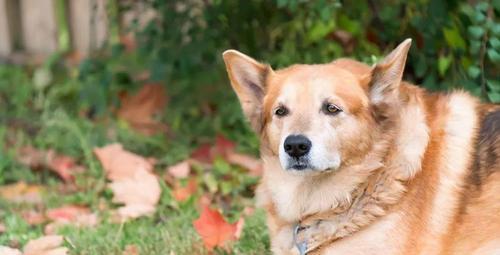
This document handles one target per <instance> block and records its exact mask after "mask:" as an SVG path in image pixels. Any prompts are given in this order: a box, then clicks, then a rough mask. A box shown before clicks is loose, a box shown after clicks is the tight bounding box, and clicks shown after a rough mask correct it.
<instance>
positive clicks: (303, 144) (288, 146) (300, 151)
mask: <svg viewBox="0 0 500 255" xmlns="http://www.w3.org/2000/svg"><path fill="white" fill-rule="evenodd" d="M311 145H312V144H311V141H310V140H309V139H307V137H305V136H303V135H289V136H288V137H287V138H286V139H285V143H284V144H283V146H284V148H285V152H286V153H287V154H288V155H290V157H294V158H298V157H301V156H304V155H306V154H307V153H308V152H309V150H311Z"/></svg>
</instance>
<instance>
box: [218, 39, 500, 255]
mask: <svg viewBox="0 0 500 255" xmlns="http://www.w3.org/2000/svg"><path fill="white" fill-rule="evenodd" d="M410 45H411V40H406V41H404V42H403V43H401V44H400V45H399V46H398V47H397V48H396V49H395V50H394V51H393V52H391V53H390V54H389V55H388V56H387V57H386V58H385V59H384V60H382V61H381V62H380V63H378V64H377V65H375V66H374V67H369V66H367V65H365V64H362V63H360V62H357V61H354V60H349V59H339V60H336V61H334V62H332V63H329V64H322V65H294V66H291V67H288V68H285V69H282V70H278V71H273V70H272V69H271V67H269V66H267V65H264V64H261V63H259V62H257V61H255V60H253V59H252V58H250V57H248V56H245V55H243V54H242V53H239V52H237V51H234V50H229V51H226V52H225V53H224V54H223V57H224V61H225V63H226V67H227V71H228V74H229V78H230V80H231V84H232V86H233V89H234V90H235V92H236V94H237V95H238V98H239V99H240V102H241V105H242V109H243V111H244V113H245V115H246V117H247V118H248V119H249V121H250V123H251V125H252V127H253V129H254V130H255V131H256V132H257V133H258V134H260V138H261V157H262V160H263V162H264V175H263V178H262V181H261V183H260V185H259V187H258V190H257V197H258V203H259V204H260V205H261V206H263V207H264V208H265V209H266V210H267V214H268V215H267V217H268V220H267V222H268V227H269V231H270V236H271V248H272V251H273V252H274V253H275V254H298V249H297V248H296V247H295V244H296V243H301V242H305V243H306V244H307V250H308V254H481V255H483V254H500V235H499V234H500V213H499V212H500V195H499V194H500V160H499V158H500V107H499V106H498V105H487V104H481V103H480V102H479V101H478V100H477V99H476V98H474V97H472V96H471V95H469V94H467V93H466V92H453V93H430V92H427V91H425V90H423V89H422V88H419V87H417V86H414V85H411V84H409V83H407V82H404V81H402V76H403V70H404V66H405V62H406V56H407V53H408V50H409V48H410ZM325 104H327V105H328V104H334V105H336V106H338V107H339V109H341V111H339V112H335V113H328V114H326V113H325V111H324V110H323V109H324V105H325ZM277 108H284V109H286V114H285V116H278V115H276V114H275V112H276V109H277ZM296 134H301V135H304V136H306V137H307V138H308V139H309V140H311V142H312V147H311V148H310V152H308V153H309V154H310V155H309V154H307V160H306V162H308V163H307V164H308V167H307V168H306V169H302V168H301V169H296V168H294V167H293V165H292V166H291V165H290V164H292V163H290V162H292V161H293V160H294V158H290V157H289V156H288V155H287V153H285V151H284V149H283V147H284V145H283V143H284V140H285V138H286V137H288V136H289V135H296ZM296 160H297V161H298V158H297V159H296ZM297 225H299V226H300V231H299V233H298V235H297V236H296V238H295V240H294V234H293V233H294V228H295V226H297Z"/></svg>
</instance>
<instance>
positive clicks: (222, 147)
mask: <svg viewBox="0 0 500 255" xmlns="http://www.w3.org/2000/svg"><path fill="white" fill-rule="evenodd" d="M234 148H236V144H234V142H233V141H231V140H229V139H227V138H226V137H224V136H222V135H217V137H216V138H215V148H214V149H215V152H214V154H215V155H217V156H218V155H224V156H225V155H226V154H227V153H230V152H233V151H234Z"/></svg>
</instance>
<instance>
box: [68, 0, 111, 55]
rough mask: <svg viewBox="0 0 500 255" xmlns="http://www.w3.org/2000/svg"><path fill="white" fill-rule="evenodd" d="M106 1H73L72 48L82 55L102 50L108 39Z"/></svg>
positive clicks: (71, 21) (70, 25) (71, 6)
mask: <svg viewBox="0 0 500 255" xmlns="http://www.w3.org/2000/svg"><path fill="white" fill-rule="evenodd" d="M106 2H107V1H106V0H71V1H68V5H69V8H68V9H69V27H70V33H71V43H72V48H73V49H74V50H76V51H77V52H78V53H80V54H82V55H88V54H89V53H90V52H91V51H92V50H95V49H99V48H101V47H102V46H103V45H104V44H105V43H106V41H107V39H108V34H109V31H108V30H109V29H108V16H107V11H106Z"/></svg>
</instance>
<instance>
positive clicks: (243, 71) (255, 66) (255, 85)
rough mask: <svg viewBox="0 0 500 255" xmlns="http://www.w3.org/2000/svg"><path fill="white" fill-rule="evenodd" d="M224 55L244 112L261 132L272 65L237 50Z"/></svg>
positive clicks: (253, 125)
mask: <svg viewBox="0 0 500 255" xmlns="http://www.w3.org/2000/svg"><path fill="white" fill-rule="evenodd" d="M222 57H223V58H224V62H225V63H226V69H227V73H228V75H229V79H230V80H231V86H232V87H233V89H234V91H235V92H236V95H237V96H238V99H239V100H240V103H241V108H242V109H243V113H244V114H245V116H246V117H247V119H248V120H249V121H250V124H251V126H252V128H253V129H254V130H255V131H256V132H260V131H261V129H262V107H263V98H264V94H265V89H266V88H265V86H266V77H267V75H268V74H269V73H270V72H272V69H271V67H269V66H268V65H264V64H261V63H259V62H257V61H256V60H254V59H253V58H251V57H249V56H247V55H245V54H243V53H241V52H238V51H235V50H227V51H225V52H224V53H223V54H222Z"/></svg>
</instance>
